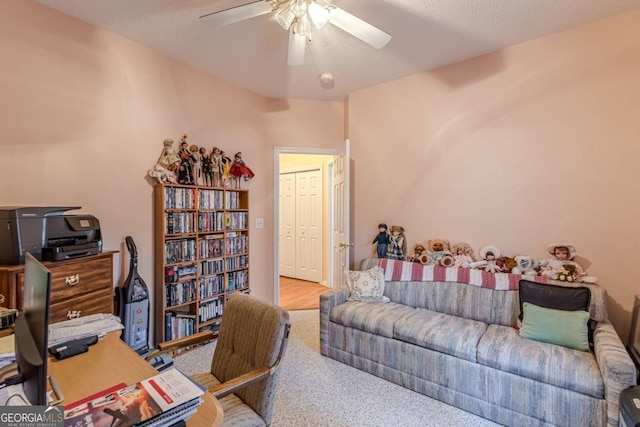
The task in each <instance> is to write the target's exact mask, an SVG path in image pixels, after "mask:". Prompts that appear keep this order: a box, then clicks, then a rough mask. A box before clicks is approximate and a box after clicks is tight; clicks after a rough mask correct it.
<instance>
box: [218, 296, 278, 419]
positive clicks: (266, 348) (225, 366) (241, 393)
mask: <svg viewBox="0 0 640 427" xmlns="http://www.w3.org/2000/svg"><path fill="white" fill-rule="evenodd" d="M289 326H290V321H289V313H287V312H286V311H285V310H283V309H282V308H280V307H278V306H276V305H273V304H270V303H268V302H265V301H262V300H260V299H258V298H256V297H253V296H250V295H246V294H242V293H235V294H232V295H231V297H230V298H229V300H228V301H227V302H226V303H225V306H224V315H223V316H222V321H221V323H220V332H219V335H218V342H217V344H216V350H215V352H214V355H213V360H212V362H211V373H212V374H213V375H215V376H216V378H218V380H220V381H221V382H224V381H228V380H231V379H233V378H236V377H238V376H240V375H242V374H245V373H247V372H249V371H252V370H254V369H257V368H261V367H272V366H273V365H274V364H275V363H276V361H277V360H278V356H279V355H281V354H284V350H286V343H287V334H288V330H289ZM279 375H280V369H277V370H276V371H275V373H274V374H272V375H271V376H269V377H268V378H266V379H264V380H262V381H259V382H256V383H255V384H251V385H249V386H247V387H244V388H243V389H241V390H238V391H237V392H236V393H235V394H236V395H237V396H238V397H240V398H241V399H242V400H243V401H244V402H245V403H246V404H247V405H249V406H250V407H251V409H253V410H254V411H255V412H256V413H257V414H258V415H260V417H262V419H263V420H264V421H265V423H266V424H267V425H270V424H271V418H272V416H273V407H274V403H275V387H276V384H277V382H278V378H279Z"/></svg>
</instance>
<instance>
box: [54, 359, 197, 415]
mask: <svg viewBox="0 0 640 427" xmlns="http://www.w3.org/2000/svg"><path fill="white" fill-rule="evenodd" d="M205 391H206V390H205V389H204V388H203V387H202V386H201V385H199V384H197V383H196V382H194V381H193V380H191V379H190V378H189V377H187V376H186V375H184V374H183V373H182V372H180V371H178V370H177V369H169V370H166V371H163V372H161V373H159V374H157V375H155V376H153V377H151V378H148V379H146V380H143V381H140V382H139V383H136V384H133V385H129V386H125V387H118V386H116V387H111V388H109V389H107V390H104V391H103V392H101V393H98V394H96V395H93V396H90V398H89V399H83V400H82V401H80V402H77V403H73V404H71V405H68V406H66V405H65V408H64V409H65V410H64V425H65V427H130V426H145V427H153V426H171V425H173V424H175V423H177V422H179V421H181V420H186V419H187V418H188V417H190V416H191V415H193V414H194V413H195V412H196V408H197V406H198V405H199V404H200V403H202V398H201V396H202V395H203V394H204V393H205Z"/></svg>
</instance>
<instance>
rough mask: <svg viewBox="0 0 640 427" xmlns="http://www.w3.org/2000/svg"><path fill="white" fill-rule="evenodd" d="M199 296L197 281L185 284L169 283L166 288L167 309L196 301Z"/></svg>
mask: <svg viewBox="0 0 640 427" xmlns="http://www.w3.org/2000/svg"><path fill="white" fill-rule="evenodd" d="M197 295H198V287H197V285H196V281H195V279H194V280H190V281H188V282H183V283H168V284H166V285H165V287H164V296H165V300H164V302H165V307H173V306H176V305H180V304H185V303H188V302H190V301H195V300H196V298H197Z"/></svg>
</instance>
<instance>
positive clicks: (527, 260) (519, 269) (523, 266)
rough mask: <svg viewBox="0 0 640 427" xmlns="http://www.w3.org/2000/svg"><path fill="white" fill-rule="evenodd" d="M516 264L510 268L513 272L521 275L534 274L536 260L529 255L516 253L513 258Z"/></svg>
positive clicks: (535, 272)
mask: <svg viewBox="0 0 640 427" xmlns="http://www.w3.org/2000/svg"><path fill="white" fill-rule="evenodd" d="M514 260H515V262H516V266H515V267H513V268H512V269H511V273H513V274H521V275H523V276H535V275H536V274H538V272H537V271H536V264H537V262H536V261H534V260H533V258H532V257H530V256H529V255H518V256H516V257H515V258H514Z"/></svg>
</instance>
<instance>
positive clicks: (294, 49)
mask: <svg viewBox="0 0 640 427" xmlns="http://www.w3.org/2000/svg"><path fill="white" fill-rule="evenodd" d="M306 45H307V38H306V37H305V36H301V35H300V34H294V32H293V30H292V31H289V55H288V57H287V65H302V64H303V63H304V51H305V50H306Z"/></svg>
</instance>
